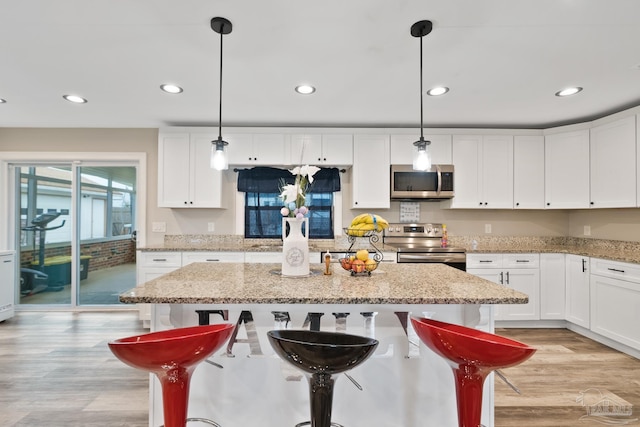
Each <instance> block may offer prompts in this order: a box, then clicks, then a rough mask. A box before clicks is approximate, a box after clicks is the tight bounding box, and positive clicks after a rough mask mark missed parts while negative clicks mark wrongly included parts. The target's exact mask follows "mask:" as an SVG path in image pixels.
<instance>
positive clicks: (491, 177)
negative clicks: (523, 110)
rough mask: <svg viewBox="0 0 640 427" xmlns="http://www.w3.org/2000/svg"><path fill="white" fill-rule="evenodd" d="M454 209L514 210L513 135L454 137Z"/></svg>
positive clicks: (452, 205)
mask: <svg viewBox="0 0 640 427" xmlns="http://www.w3.org/2000/svg"><path fill="white" fill-rule="evenodd" d="M452 145H453V164H454V166H455V175H454V190H455V197H454V198H453V199H452V201H451V207H452V208H472V209H475V208H483V209H511V208H513V136H511V135H454V136H453V144H452Z"/></svg>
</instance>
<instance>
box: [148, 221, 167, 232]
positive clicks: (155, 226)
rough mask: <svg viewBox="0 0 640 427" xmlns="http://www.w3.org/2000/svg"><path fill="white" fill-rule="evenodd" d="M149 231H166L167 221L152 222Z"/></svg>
mask: <svg viewBox="0 0 640 427" xmlns="http://www.w3.org/2000/svg"><path fill="white" fill-rule="evenodd" d="M151 231H153V232H154V233H166V232H167V223H166V222H152V223H151Z"/></svg>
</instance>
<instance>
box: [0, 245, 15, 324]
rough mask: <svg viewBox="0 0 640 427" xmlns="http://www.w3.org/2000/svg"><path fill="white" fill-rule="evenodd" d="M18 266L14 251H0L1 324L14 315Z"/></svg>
mask: <svg viewBox="0 0 640 427" xmlns="http://www.w3.org/2000/svg"><path fill="white" fill-rule="evenodd" d="M15 274H16V264H15V261H14V252H13V251H0V322H1V321H3V320H6V319H8V318H10V317H13V315H14V301H15V297H16V280H15Z"/></svg>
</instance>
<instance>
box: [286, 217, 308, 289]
mask: <svg viewBox="0 0 640 427" xmlns="http://www.w3.org/2000/svg"><path fill="white" fill-rule="evenodd" d="M287 224H289V227H287ZM287 228H288V230H287ZM282 255H283V257H282V275H283V276H291V277H296V276H308V275H309V218H302V219H298V218H289V217H283V218H282Z"/></svg>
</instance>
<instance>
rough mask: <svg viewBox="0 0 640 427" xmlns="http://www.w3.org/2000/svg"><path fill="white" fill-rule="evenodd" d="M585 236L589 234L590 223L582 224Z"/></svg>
mask: <svg viewBox="0 0 640 427" xmlns="http://www.w3.org/2000/svg"><path fill="white" fill-rule="evenodd" d="M583 234H584V235H585V236H591V226H590V225H585V226H584V233H583Z"/></svg>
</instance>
